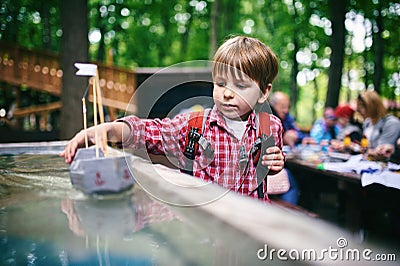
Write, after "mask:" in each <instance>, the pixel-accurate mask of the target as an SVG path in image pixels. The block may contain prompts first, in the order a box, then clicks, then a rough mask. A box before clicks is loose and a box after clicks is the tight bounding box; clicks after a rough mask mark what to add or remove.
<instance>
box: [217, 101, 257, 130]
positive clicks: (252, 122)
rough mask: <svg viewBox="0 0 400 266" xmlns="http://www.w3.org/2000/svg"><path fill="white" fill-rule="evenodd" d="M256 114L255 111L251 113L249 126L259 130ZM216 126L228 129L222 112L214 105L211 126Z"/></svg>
mask: <svg viewBox="0 0 400 266" xmlns="http://www.w3.org/2000/svg"><path fill="white" fill-rule="evenodd" d="M256 118H257V116H256V113H255V112H254V111H253V112H251V113H250V115H249V118H248V120H247V125H248V126H249V125H250V126H251V127H252V128H253V129H256V128H257V126H256V125H257V124H256ZM213 124H216V125H219V126H221V127H223V128H225V129H226V128H227V125H226V122H225V119H224V117H223V115H222V113H221V112H220V111H218V109H217V106H216V105H214V107H213V108H212V110H211V112H210V126H211V125H213Z"/></svg>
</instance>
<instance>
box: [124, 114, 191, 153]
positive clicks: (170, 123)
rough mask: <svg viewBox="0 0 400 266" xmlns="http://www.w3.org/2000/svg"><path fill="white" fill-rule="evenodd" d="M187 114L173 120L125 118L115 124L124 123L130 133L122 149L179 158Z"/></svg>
mask: <svg viewBox="0 0 400 266" xmlns="http://www.w3.org/2000/svg"><path fill="white" fill-rule="evenodd" d="M188 119H189V114H180V115H177V116H176V117H175V118H173V119H170V118H164V119H158V118H157V119H140V118H138V117H136V116H127V117H124V118H121V119H118V120H117V122H125V123H126V124H127V125H128V126H129V128H130V133H129V136H128V137H127V141H126V142H124V143H122V145H123V146H124V147H129V148H133V149H146V150H147V152H149V153H151V154H157V155H172V156H174V157H176V158H180V157H181V155H182V149H181V147H183V145H184V143H185V138H186V135H187V123H188Z"/></svg>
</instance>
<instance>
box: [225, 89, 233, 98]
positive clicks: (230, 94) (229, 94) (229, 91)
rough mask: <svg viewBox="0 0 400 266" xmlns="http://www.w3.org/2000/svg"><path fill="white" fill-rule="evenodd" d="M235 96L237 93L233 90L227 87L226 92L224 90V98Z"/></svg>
mask: <svg viewBox="0 0 400 266" xmlns="http://www.w3.org/2000/svg"><path fill="white" fill-rule="evenodd" d="M234 95H235V93H234V92H233V91H232V90H231V89H229V88H228V87H225V90H224V96H225V97H227V98H228V97H233V96H234Z"/></svg>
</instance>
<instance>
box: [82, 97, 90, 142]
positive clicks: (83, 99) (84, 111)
mask: <svg viewBox="0 0 400 266" xmlns="http://www.w3.org/2000/svg"><path fill="white" fill-rule="evenodd" d="M82 113H83V129H84V130H85V146H86V148H88V147H89V143H88V137H87V132H86V129H87V120H86V119H87V118H86V101H85V97H83V98H82Z"/></svg>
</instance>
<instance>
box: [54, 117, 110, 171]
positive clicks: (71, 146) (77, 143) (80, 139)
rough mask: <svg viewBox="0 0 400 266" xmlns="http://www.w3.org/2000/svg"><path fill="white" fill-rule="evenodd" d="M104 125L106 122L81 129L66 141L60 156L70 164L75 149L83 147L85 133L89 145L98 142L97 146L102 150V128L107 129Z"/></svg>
mask: <svg viewBox="0 0 400 266" xmlns="http://www.w3.org/2000/svg"><path fill="white" fill-rule="evenodd" d="M106 126H107V124H101V125H98V126H97V127H90V128H88V129H86V130H81V131H80V132H78V133H77V134H76V135H75V136H74V137H73V138H72V139H71V140H70V141H68V143H67V145H66V146H65V148H64V151H62V152H61V153H60V156H61V157H64V159H65V163H68V164H70V163H71V162H72V160H73V159H74V157H75V154H76V150H77V149H78V148H83V147H85V135H87V138H88V145H89V146H91V145H95V144H96V143H98V145H99V147H100V148H101V149H102V150H104V147H103V146H104V145H103V143H104V141H103V130H107V128H106ZM96 130H97V139H96Z"/></svg>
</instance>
